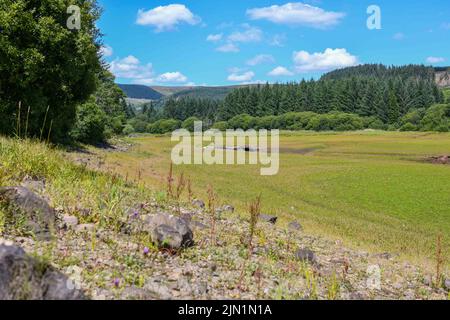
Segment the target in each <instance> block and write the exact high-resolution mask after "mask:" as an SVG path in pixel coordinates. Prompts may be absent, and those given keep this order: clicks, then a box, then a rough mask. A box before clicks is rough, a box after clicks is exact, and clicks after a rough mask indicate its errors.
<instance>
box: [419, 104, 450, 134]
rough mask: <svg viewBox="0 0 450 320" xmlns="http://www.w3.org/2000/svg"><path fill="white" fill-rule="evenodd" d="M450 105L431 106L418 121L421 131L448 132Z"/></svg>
mask: <svg viewBox="0 0 450 320" xmlns="http://www.w3.org/2000/svg"><path fill="white" fill-rule="evenodd" d="M449 116H450V105H446V104H436V105H433V106H431V107H430V108H429V109H428V110H427V111H426V113H425V115H424V117H423V119H422V120H421V121H420V126H421V130H422V131H441V132H442V131H443V132H446V131H448V127H449Z"/></svg>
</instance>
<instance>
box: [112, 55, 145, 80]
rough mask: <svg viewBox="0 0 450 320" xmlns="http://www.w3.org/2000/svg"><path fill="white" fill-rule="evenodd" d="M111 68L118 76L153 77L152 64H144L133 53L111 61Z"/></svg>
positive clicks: (128, 77)
mask: <svg viewBox="0 0 450 320" xmlns="http://www.w3.org/2000/svg"><path fill="white" fill-rule="evenodd" d="M110 70H111V72H112V73H114V75H115V76H116V77H118V78H125V79H145V78H151V77H153V66H152V64H151V63H148V64H145V65H142V64H141V63H140V61H139V59H137V58H136V57H135V56H132V55H130V56H128V57H126V58H123V59H116V60H114V61H113V62H111V65H110Z"/></svg>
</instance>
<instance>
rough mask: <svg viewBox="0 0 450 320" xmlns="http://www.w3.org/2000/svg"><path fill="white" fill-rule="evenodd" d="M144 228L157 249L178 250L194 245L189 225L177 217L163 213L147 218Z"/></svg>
mask: <svg viewBox="0 0 450 320" xmlns="http://www.w3.org/2000/svg"><path fill="white" fill-rule="evenodd" d="M145 228H146V229H147V231H148V232H149V233H150V234H151V235H152V239H153V241H154V242H155V243H156V244H157V245H158V246H159V247H164V248H167V247H168V248H171V249H180V248H182V247H189V246H192V245H193V244H194V235H193V233H192V230H191V228H190V227H189V223H188V222H187V221H186V220H184V219H182V218H179V217H175V216H172V215H168V214H164V213H160V214H157V215H154V216H149V217H148V218H147V221H146V225H145Z"/></svg>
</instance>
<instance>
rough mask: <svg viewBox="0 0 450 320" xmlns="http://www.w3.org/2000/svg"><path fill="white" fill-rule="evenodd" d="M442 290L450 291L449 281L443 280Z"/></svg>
mask: <svg viewBox="0 0 450 320" xmlns="http://www.w3.org/2000/svg"><path fill="white" fill-rule="evenodd" d="M444 288H445V289H447V290H450V279H445V280H444Z"/></svg>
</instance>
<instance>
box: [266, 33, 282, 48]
mask: <svg viewBox="0 0 450 320" xmlns="http://www.w3.org/2000/svg"><path fill="white" fill-rule="evenodd" d="M285 42H286V35H285V34H276V35H274V36H273V37H272V39H270V41H269V45H271V46H274V47H282V46H284V43H285Z"/></svg>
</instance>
